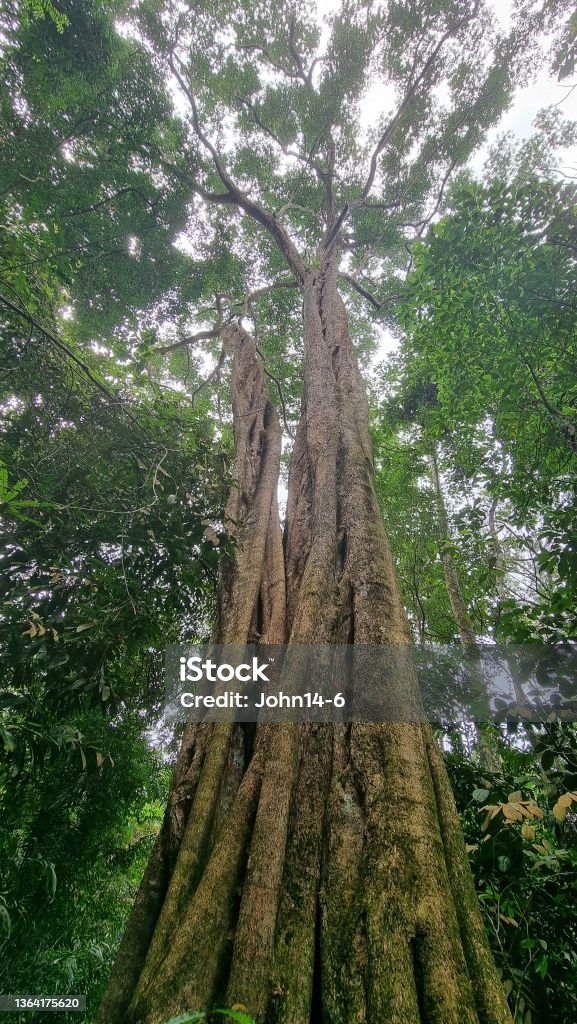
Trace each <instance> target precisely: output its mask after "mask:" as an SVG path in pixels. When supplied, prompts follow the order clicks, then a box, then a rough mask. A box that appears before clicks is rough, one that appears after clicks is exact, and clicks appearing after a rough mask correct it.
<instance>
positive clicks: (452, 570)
mask: <svg viewBox="0 0 577 1024" xmlns="http://www.w3.org/2000/svg"><path fill="white" fill-rule="evenodd" d="M429 464H430V467H431V479H432V481H433V490H434V493H435V504H436V508H437V525H438V531H439V543H440V546H441V559H442V562H443V572H444V576H445V586H446V588H447V595H448V597H449V603H450V605H451V611H452V612H453V617H454V619H455V622H456V624H457V628H458V630H459V636H460V637H461V643H462V645H463V648H464V649H465V651H466V652H467V653H468V655H470V656H471V657H472V659H473V661H474V662H476V664H477V672H478V675H479V679H480V683H481V686H483V670H482V662H481V651H480V648H479V644H478V640H477V634H476V633H475V630H474V627H473V623H472V622H471V619H470V617H469V613H468V611H467V605H466V603H465V598H464V597H463V591H462V590H461V584H460V582H459V575H458V573H457V567H456V565H455V561H454V559H453V555H452V554H451V549H450V546H449V544H450V541H449V518H448V516H447V508H446V505H445V498H444V495H443V488H442V486H441V478H440V475H439V464H438V461H437V452H436V449H435V446H434V445H433V447H432V449H431V454H430V456H429ZM476 747H477V753H478V755H479V764H480V766H481V768H482V770H483V771H484V772H491V773H497V772H499V771H500V770H501V767H502V766H501V758H500V756H499V752H498V750H497V747H496V743H495V735H494V731H493V730H492V728H491V727H490V726H488V724H487V723H484V722H479V723H477V725H476Z"/></svg>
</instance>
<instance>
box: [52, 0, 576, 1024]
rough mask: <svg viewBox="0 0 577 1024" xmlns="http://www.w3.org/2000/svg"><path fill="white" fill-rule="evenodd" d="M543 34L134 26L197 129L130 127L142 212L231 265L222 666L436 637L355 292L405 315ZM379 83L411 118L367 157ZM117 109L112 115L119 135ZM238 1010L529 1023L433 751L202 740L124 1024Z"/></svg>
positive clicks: (355, 736)
mask: <svg viewBox="0 0 577 1024" xmlns="http://www.w3.org/2000/svg"><path fill="white" fill-rule="evenodd" d="M73 7H74V5H71V8H73ZM563 7H564V5H563V4H562V3H554V4H551V3H549V4H547V5H546V10H547V13H548V15H551V16H552V17H554V15H555V14H556V13H558V11H559V10H560V9H563ZM71 13H73V10H71V11H70V12H69V15H70V14H71ZM524 13H525V15H526V20H525V21H524V23H523V27H521V26H520V25H519V24H516V25H515V26H514V27H513V30H512V31H511V33H510V34H509V35H508V36H507V37H504V36H501V35H499V34H498V33H497V32H496V30H495V28H494V26H493V25H492V23H491V18H490V15H489V13H488V11H487V10H486V8H485V7H484V5H483V4H482V3H481V2H478V0H474V2H470V0H440V2H438V3H433V4H414V3H411V4H403V3H390V4H385V3H374V4H369V5H368V6H367V5H366V4H364V3H359V2H352V0H345V2H344V3H343V5H342V8H341V9H340V11H339V12H338V13H337V14H336V15H335V16H334V17H333V18H332V19H331V21H330V25H329V26H328V28H329V31H328V38H327V39H326V41H325V43H324V44H321V32H320V26H319V25H317V24H315V21H314V19H313V17H312V16H311V13H310V11H309V10H308V7H307V6H306V5H305V4H303V5H299V7H298V8H297V9H294V10H293V9H289V10H286V9H285V7H284V5H282V4H280V3H278V2H273V3H269V4H266V5H265V4H261V3H258V4H256V5H251V6H250V7H249V6H248V5H247V6H245V5H243V4H240V3H232V2H231V3H225V4H221V5H219V8H218V14H216V13H215V11H214V8H213V6H212V5H208V4H207V5H206V6H201V5H199V4H193V5H189V4H184V5H182V4H175V3H169V4H168V5H166V6H165V5H164V4H163V3H162V2H160V3H159V2H151V3H144V4H134V5H131V7H130V8H129V9H128V11H127V18H128V21H127V22H126V23H125V24H124V27H123V28H124V33H125V34H127V35H128V36H130V34H131V33H132V35H133V39H134V46H135V49H136V50H138V52H139V53H141V52H142V51H143V50H144V51H147V52H148V53H149V54H150V60H151V62H152V64H153V66H154V67H155V70H156V71H157V72H159V76H158V77H159V78H160V79H162V78H163V77H164V78H165V79H168V80H169V81H170V83H171V85H172V86H173V88H174V91H175V93H176V95H177V97H178V102H179V104H180V105H181V107H182V108H183V109H184V107H186V112H185V113H183V116H182V119H181V124H180V126H179V127H178V128H174V130H173V131H170V132H163V131H161V130H157V131H152V132H150V133H148V134H147V133H146V132H144V133H142V132H140V131H132V130H131V129H130V125H127V123H126V120H125V119H121V123H120V124H117V125H116V128H115V118H114V117H112V118H111V119H110V120H109V119H108V118H105V119H103V122H105V123H106V125H107V126H108V127H110V130H111V132H112V135H113V137H114V132H115V131H116V132H117V133H118V132H120V133H121V134H122V133H123V138H124V140H125V142H127V143H128V146H127V149H128V150H129V151H130V152H129V154H128V160H127V163H128V165H129V168H130V171H131V174H130V175H129V182H128V184H127V186H126V187H127V188H128V187H130V186H131V185H132V183H133V182H132V180H131V178H132V171H133V170H134V171H136V172H138V171H139V170H140V169H142V168H143V167H144V168H146V169H147V171H148V172H149V173H150V174H151V177H152V181H153V182H154V184H155V185H156V183H157V182H160V184H161V185H162V184H167V191H168V192H169V193H170V187H172V189H173V190H175V191H176V190H177V186H178V187H179V188H180V189H182V190H183V191H184V190H187V191H188V195H189V198H190V204H191V207H192V215H193V216H192V223H193V224H194V223H196V224H201V225H202V233H203V235H204V238H202V239H199V237H198V232H196V233H194V232H193V238H192V243H191V244H192V245H193V247H194V246H196V249H197V252H196V253H195V256H196V257H197V258H198V260H201V258H202V256H203V255H207V256H210V258H211V264H212V267H213V268H214V267H217V269H216V270H213V272H212V273H206V274H205V275H204V280H203V282H202V286H201V289H200V293H199V295H198V296H197V298H198V302H197V313H198V324H197V328H198V329H197V330H194V331H193V332H192V333H186V336H185V337H181V338H178V339H177V340H175V341H172V342H171V343H170V344H168V345H163V346H161V348H162V349H163V350H164V351H165V352H166V351H168V350H172V351H174V350H175V349H177V348H186V347H188V346H190V345H191V344H193V343H194V342H196V343H198V342H199V341H201V340H204V339H216V338H218V339H220V340H222V343H223V352H222V355H223V358H224V357H225V356H226V352H227V350H228V349H229V348H231V347H232V348H233V350H234V367H233V383H232V397H233V412H234V416H235V429H236V457H235V467H234V475H235V477H236V482H237V486H236V488H235V489H234V491H233V493H232V494H231V498H230V503H229V507H228V515H229V518H230V520H231V532H232V533H233V535H234V539H235V550H234V554H233V555H231V556H230V558H229V559H228V561H227V562H225V563H224V564H223V572H222V580H221V590H220V601H219V614H218V619H217V625H216V627H215V634H214V635H215V639H217V640H220V641H221V642H232V641H234V642H235V643H243V642H245V641H247V640H248V639H255V638H257V639H259V638H263V639H267V640H271V639H276V640H282V639H284V640H288V641H290V642H291V643H295V642H300V643H307V642H311V641H316V642H318V641H329V642H337V643H338V642H347V641H348V642H355V643H376V644H380V643H389V644H391V643H401V644H404V643H407V642H409V640H410V634H409V630H408V625H407V622H406V617H405V613H404V609H403V606H402V601H401V598H400V594H399V589H398V586H397V581H396V576H395V572H394V568H393V563H392V558H391V554H390V550H389V546H388V542H387V539H386V536H385V533H384V529H383V526H382V521H381V518H380V515H379V509H378V505H377V501H376V497H375V491H374V483H373V469H372V452H371V444H370V438H369V431H368V410H367V402H366V396H365V389H364V385H363V381H362V378H361V375H360V372H359V369H358V365H357V359H356V355H355V351H354V348H353V344H352V341H351V334H350V331H349V322H348V313H347V308H346V306H345V303H344V301H343V297H342V295H341V292H340V290H339V289H340V287H342V288H344V289H345V290H346V291H347V293H348V294H349V295H350V300H351V312H352V315H353V318H354V320H353V322H354V321H355V320H356V318H357V316H358V312H357V308H356V307H355V306H354V303H356V302H357V301H358V300H360V299H363V301H367V302H368V303H369V305H370V306H371V307H372V308H373V309H374V310H377V311H378V310H380V309H382V308H383V306H384V304H385V303H386V301H387V298H388V297H390V296H391V295H393V294H394V291H395V287H396V285H395V276H394V272H395V271H398V270H399V269H400V268H401V267H402V263H403V260H404V258H405V255H406V244H407V241H408V240H410V239H411V238H413V237H414V236H415V235H419V234H421V233H422V232H423V231H424V229H425V227H426V225H427V223H428V221H429V220H430V219H431V218H432V217H433V216H434V215H435V213H436V211H437V210H438V209H439V207H440V205H441V203H442V199H443V193H444V189H445V185H446V183H447V181H448V180H449V177H450V175H451V174H452V172H453V171H454V170H455V169H456V168H457V167H458V166H460V165H462V164H463V163H464V162H465V161H466V160H467V158H468V156H469V155H470V153H471V152H472V150H473V149H474V148H475V147H476V145H477V144H478V143H479V141H480V140H481V138H482V136H483V133H484V131H485V130H486V129H487V128H488V127H489V126H490V125H491V124H493V123H494V122H495V121H496V120H497V118H498V117H499V114H500V113H501V111H502V109H503V108H504V106H505V105H506V103H507V100H508V97H509V94H510V89H511V86H512V80H513V78H514V77H515V76H516V75H517V74H518V73H519V72H520V70H521V67H522V65H523V64H524V62H525V61H526V55H527V47H528V41H529V40H530V39H531V38H532V35H533V33H534V31H535V28H536V27H537V26H538V25H540V24H541V23H542V21H543V19H542V18H541V14H540V11H539V9H538V8H537V7H536V6H535V9H534V10H533V5H527V7H526V9H525V11H524ZM533 15H534V17H533ZM46 28H47V31H50V30H53V31H54V32H56V26H52V29H50V26H48V25H47V26H46ZM67 31H72V32H73V31H74V27H73V25H72V27H71V28H70V29H66V28H65V29H64V32H63V36H64V37H65V36H66V32H67ZM141 46H142V50H140V49H139V47H141ZM376 81H379V82H380V83H381V84H382V85H384V86H388V90H387V91H385V92H384V93H383V95H385V96H387V101H386V102H387V104H388V103H389V102H390V105H391V109H390V111H388V112H383V116H379V117H378V118H377V123H376V124H375V125H373V126H372V127H369V128H367V130H366V132H362V131H360V130H359V128H358V122H359V116H360V112H361V110H362V108H363V105H364V104H365V103H366V101H367V91H368V87H369V86H370V85H372V84H373V83H374V82H376ZM115 92H116V93H118V90H115V89H112V90H110V91H109V92H108V93H106V94H105V95H102V96H100V97H99V99H100V104H99V110H100V109H101V107H102V104H106V103H108V104H110V110H111V112H112V113H114V112H115V109H116V106H115V105H116V104H117V100H118V95H115ZM120 106H121V104H120ZM137 127H138V126H137ZM104 151H105V152H107V150H106V144H105V143H104ZM125 152H126V150H125ZM90 161H91V154H90V152H89V151H85V152H83V153H82V154H81V159H80V161H79V162H80V163H83V162H84V163H86V162H87V163H88V164H90ZM168 186H170V187H168ZM131 194H132V193H131ZM179 194H181V193H179ZM102 199H103V201H104V202H105V203H106V204H109V203H110V202H111V201H112V197H111V195H110V194H109V193H107V194H106V195H104V196H103V197H102ZM97 201H98V200H97ZM94 205H95V204H94V203H92V204H91V206H94ZM177 206H178V208H179V210H181V209H182V206H181V204H180V203H177ZM90 212H91V213H94V210H91V211H90ZM139 242H140V239H139V237H138V232H135V236H134V245H135V246H136V247H138V245H139ZM199 250H200V252H199ZM371 273H372V275H373V277H374V278H376V279H378V280H379V290H378V291H375V290H374V286H373V284H372V283H371V276H370V275H371ZM223 280H224V282H225V285H224V287H223ZM223 291H224V292H226V294H225V295H224V296H223V294H222V293H223ZM277 291H279V293H280V294H283V295H285V296H288V297H289V305H290V309H289V315H288V316H287V317H286V318H285V320H284V322H283V323H278V322H277V325H276V326H277V329H278V331H279V333H280V334H281V335H282V336H283V338H284V341H285V343H286V344H287V346H288V344H289V342H290V341H291V340H292V341H293V342H294V339H291V337H290V335H291V333H293V332H294V330H295V321H296V316H295V312H296V309H297V304H298V302H302V322H301V328H300V330H301V331H302V338H303V345H302V371H303V394H302V405H301V415H300V420H299V423H298V428H297V432H296V438H295V442H294V448H293V453H292V459H291V469H290V475H289V494H288V507H287V524H286V529H285V537H284V548H283V547H281V536H280V524H279V522H278V514H277V508H276V483H277V478H278V472H279V464H280V449H281V431H280V427H279V422H278V418H277V414H276V412H275V410H274V408H273V405H272V402H271V399H270V397H269V393H268V384H267V380H268V378H267V376H266V374H265V372H264V368H263V365H262V362H261V361H260V356H259V353H258V351H257V345H256V344H255V340H254V339H253V338H252V337H251V336H250V335H248V334H247V333H246V332H245V330H244V328H243V327H242V326H241V325H240V324H239V322H238V321H239V316H241V315H242V314H243V313H245V312H248V311H251V310H252V311H254V312H255V315H256V318H257V321H258V322H259V325H260V322H261V320H262V319H265V320H266V319H267V318H268V323H269V326H270V323H271V318H272V315H273V312H274V310H275V303H276V302H277V301H278V299H277V297H276V294H275V293H276V292H277ZM215 310H216V315H215V316H214V317H213V319H212V321H211V322H210V323H207V321H208V320H209V316H210V314H211V312H212V313H214V311H215ZM259 347H260V346H259ZM158 351H159V354H162V353H160V350H158ZM219 363H220V360H219ZM269 372H270V371H269ZM405 685H406V687H407V688H409V689H410V688H411V687H412V686H414V685H415V683H414V679H413V678H408V679H407V680H406V681H405ZM215 999H222V1000H226V1001H227V1003H228V1004H229V1005H230V1004H231V1003H234V1002H239V1001H240V1002H242V1003H245V1004H247V1005H248V1006H249V1008H250V1009H251V1012H253V1013H254V1015H255V1017H256V1019H257V1020H259V1021H261V1020H264V1019H265V1018H266V1019H268V1020H274V1021H278V1022H280V1021H286V1022H288V1021H290V1022H291V1024H299V1022H305V1021H306V1022H308V1021H310V1019H311V1015H316V1016H321V1015H322V1016H324V1017H326V1018H327V1019H329V1020H331V1021H333V1022H335V1024H341V1022H345V1021H353V1020H359V1019H360V1020H362V1019H370V1020H379V1019H391V1020H399V1021H400V1020H403V1021H407V1022H411V1021H412V1022H415V1024H417V1022H420V1021H422V1020H423V1019H434V1020H438V1021H442V1022H443V1024H453V1022H454V1024H457V1022H458V1024H479V1022H485V1024H502V1022H505V1021H507V1020H508V1019H510V1018H509V1013H508V1009H507V1004H506V1000H505V997H504V994H503V991H502V988H501V985H500V982H499V979H498V977H497V974H496V972H495V969H494V966H493V963H492V960H491V956H490V952H489V949H488V945H487V941H486V937H485V934H484V930H483V924H482V920H481V917H480V912H479V908H478V906H477V903H476V899H475V895H474V890H473V885H472V880H471V876H470V873H469V867H468V862H467V857H466V852H465V848H464V845H463V842H462V839H461V836H460V831H459V823H458V818H457V815H456V811H455V807H454V804H453V801H452V796H451V791H450V787H449V783H448V780H447V778H446V776H445V773H444V769H443V765H442V759H441V755H440V752H439V750H438V748H437V745H436V743H435V740H434V738H433V736H432V733H431V731H430V730H429V729H428V728H427V727H414V726H407V725H393V724H387V725H382V726H369V725H354V726H350V727H347V728H345V727H338V726H334V727H328V726H327V727H322V728H320V729H317V728H312V727H302V728H300V729H299V728H296V727H289V726H283V727H280V726H279V727H277V728H275V729H272V728H268V729H266V728H263V727H259V728H258V729H257V731H256V736H254V737H253V736H252V735H251V733H250V732H249V731H248V730H243V729H242V728H240V727H239V728H234V727H232V726H224V725H219V726H214V727H203V728H198V729H197V728H194V727H192V726H191V727H189V728H188V729H187V730H186V733H185V737H184V741H183V745H182V749H181V752H180V756H179V760H178V763H177V767H176V771H175V779H174V784H173V788H172V792H171V796H170V800H169V806H168V809H167V813H166V818H165V822H164V826H163V829H162V831H161V833H160V836H159V839H158V842H157V844H156V848H155V851H154V853H153V857H152V859H151V862H150V865H149V867H148V869H147V872H146V874H145V878H144V880H143V884H142V887H141V890H140V893H139V897H138V900H137V903H136V906H135V910H134V913H133V915H132V918H131V920H130V922H129V925H128V929H127V932H126V935H125V939H124V942H123V945H122V947H121V950H120V953H119V957H118V960H117V964H116V966H115V968H114V970H113V974H112V977H111V982H110V986H109V989H108V992H107V995H106V997H105V1000H104V1002H103V1005H102V1008H101V1011H100V1020H101V1021H102V1022H106V1024H111V1022H115V1021H118V1022H120V1021H126V1020H130V1021H133V1022H136V1021H140V1022H143V1024H160V1022H162V1021H164V1020H165V1019H166V1017H167V1016H168V1015H169V1014H171V1013H178V1012H181V1011H183V1010H187V1009H196V1008H203V1007H209V1006H211V1005H212V1004H213V1002H214V1000H215Z"/></svg>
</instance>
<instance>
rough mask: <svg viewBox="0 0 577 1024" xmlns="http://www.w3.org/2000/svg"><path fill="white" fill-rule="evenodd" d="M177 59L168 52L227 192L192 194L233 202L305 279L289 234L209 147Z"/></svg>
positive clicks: (198, 133) (199, 134)
mask: <svg viewBox="0 0 577 1024" xmlns="http://www.w3.org/2000/svg"><path fill="white" fill-rule="evenodd" d="M177 60H178V58H177V57H176V56H175V54H174V52H173V53H171V55H170V65H171V68H172V71H173V73H174V76H175V78H176V79H177V81H178V83H179V85H180V87H181V89H182V91H183V93H184V95H185V96H186V98H187V99H188V102H189V104H190V109H191V112H192V125H193V128H194V132H195V135H196V136H197V138H198V139H199V141H200V143H201V144H202V146H203V147H204V149H206V150H207V152H208V153H209V154H210V156H211V158H212V162H213V164H214V168H215V170H216V172H217V174H218V176H219V178H220V180H221V181H222V183H223V185H224V186H225V188H226V190H227V191H226V192H225V193H223V194H214V193H205V192H204V190H203V189H201V188H200V186H195V191H197V192H198V193H199V195H201V196H202V197H203V198H204V199H206V200H207V201H208V202H211V203H232V204H235V205H236V206H238V207H239V208H240V209H241V210H244V212H245V213H247V214H248V215H249V216H250V217H252V218H253V219H254V220H256V221H257V223H258V224H260V225H261V226H262V227H264V228H265V229H266V230H267V231H268V232H269V234H271V235H272V237H273V238H274V240H275V242H276V243H277V245H278V247H279V249H280V250H281V252H282V254H283V256H284V258H285V259H286V261H287V263H288V265H289V267H290V269H291V270H292V272H293V274H294V275H295V277H296V278H297V279H298V280H299V281H302V280H304V275H305V266H304V263H303V261H302V259H301V257H300V255H299V252H298V250H297V248H296V246H295V245H294V243H293V241H292V239H291V238H290V236H289V234H288V232H287V231H286V230H285V229H284V228H283V226H282V224H279V223H278V221H276V220H275V218H274V217H273V216H272V214H270V213H268V211H267V210H265V209H264V207H262V206H261V205H260V203H257V202H255V201H254V200H252V199H250V198H249V197H248V196H247V195H246V193H245V192H243V191H242V189H241V188H239V186H238V185H237V184H236V183H235V182H234V181H233V179H232V178H231V176H230V175H229V173H228V171H227V170H226V168H225V166H224V164H223V162H222V160H221V159H220V156H219V154H218V152H217V150H216V148H215V146H214V145H213V144H212V142H211V141H210V139H209V138H208V137H207V136H206V135H205V133H204V131H203V129H202V127H201V124H200V119H199V115H198V106H197V103H196V98H195V95H194V93H193V91H192V89H191V88H190V87H189V86H188V85H187V83H186V81H185V79H184V77H183V74H182V72H181V71H180V70H179V68H178V67H177V66H176V61H177Z"/></svg>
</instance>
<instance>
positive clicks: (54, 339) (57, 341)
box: [0, 294, 150, 438]
mask: <svg viewBox="0 0 577 1024" xmlns="http://www.w3.org/2000/svg"><path fill="white" fill-rule="evenodd" d="M0 302H1V303H2V304H3V305H4V306H6V307H7V309H9V310H11V312H12V313H15V314H16V315H17V316H19V317H21V318H22V319H24V320H26V321H27V322H28V323H29V324H30V326H31V327H34V328H35V329H36V330H37V331H39V332H40V334H42V335H43V336H44V337H45V338H46V340H47V341H49V342H50V344H51V345H53V346H54V348H56V349H57V350H58V351H59V352H61V353H62V354H63V355H65V356H66V357H67V359H70V360H71V362H73V363H74V364H75V365H76V366H78V367H79V368H80V369H81V370H82V372H83V374H84V375H85V376H86V377H87V378H88V380H89V381H90V382H91V383H92V384H94V386H95V387H96V388H97V389H98V391H100V392H101V394H103V395H105V396H106V398H107V399H108V400H109V401H111V402H112V403H113V405H117V406H119V408H120V409H121V410H122V412H123V413H124V415H125V416H126V417H127V419H129V420H130V421H131V423H134V425H135V426H136V427H138V429H139V430H140V431H142V433H143V434H144V435H145V436H146V437H148V438H150V435H149V434H148V432H147V431H146V430H145V429H144V427H143V426H142V425H141V424H140V423H139V422H138V420H137V419H136V417H135V416H133V415H132V413H131V412H129V411H128V409H125V407H124V406H123V404H122V402H121V401H120V399H119V398H118V397H117V396H116V395H115V394H113V392H112V391H110V390H109V389H108V388H107V387H106V384H103V383H102V381H100V380H99V379H98V377H96V376H95V374H94V373H93V372H92V370H91V369H90V367H89V366H88V364H87V363H85V362H84V360H83V359H80V357H79V356H77V355H76V354H75V352H73V351H72V349H71V348H69V347H68V345H67V344H66V343H65V342H64V341H62V339H61V338H59V337H58V336H57V335H56V334H54V333H53V332H52V331H50V330H49V329H48V328H47V327H44V325H43V324H41V323H40V321H39V320H36V318H35V317H33V316H32V314H31V313H29V312H28V311H27V310H26V309H23V308H22V307H21V306H18V305H16V303H15V302H12V301H11V300H10V299H8V298H6V296H5V295H1V294H0Z"/></svg>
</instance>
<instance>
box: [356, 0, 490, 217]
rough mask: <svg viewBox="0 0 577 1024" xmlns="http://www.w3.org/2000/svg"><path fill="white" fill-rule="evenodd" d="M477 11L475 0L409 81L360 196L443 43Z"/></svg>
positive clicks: (368, 186) (370, 184)
mask: <svg viewBox="0 0 577 1024" xmlns="http://www.w3.org/2000/svg"><path fill="white" fill-rule="evenodd" d="M478 12H479V3H478V0H476V2H475V4H474V6H473V10H472V11H471V13H470V14H467V15H465V17H464V18H461V20H460V21H459V22H457V24H456V25H453V26H451V28H449V29H447V31H446V32H445V33H444V35H443V36H442V37H441V39H440V40H439V42H438V43H437V45H436V46H435V48H434V50H433V52H432V53H431V55H430V56H429V57H428V58H427V60H426V61H425V63H424V65H423V67H422V69H421V71H420V72H419V74H418V75H417V77H416V78H415V79H414V81H413V82H412V83H411V85H410V86H409V88H408V89H407V91H406V93H405V95H404V97H403V99H402V100H401V103H400V104H399V106H398V108H397V110H396V113H395V114H394V115H393V117H392V118H391V120H390V121H389V123H388V125H387V127H386V128H385V130H384V131H383V133H382V135H381V137H380V138H379V140H378V142H377V145H376V146H375V149H374V150H373V154H372V156H371V163H370V168H369V174H368V177H367V180H366V182H365V187H364V188H363V192H362V198H363V199H366V198H367V196H368V195H369V192H370V191H371V188H372V187H373V184H374V181H375V176H376V173H377V161H378V158H379V156H380V155H381V153H382V152H383V150H384V148H385V146H386V145H387V143H388V142H389V140H390V139H391V137H392V135H393V133H394V132H395V130H396V129H397V127H398V125H399V122H400V121H401V119H402V117H403V115H404V114H405V113H406V111H407V110H408V109H409V107H410V106H411V104H412V102H413V100H414V98H415V96H416V94H417V90H418V88H419V86H420V85H421V84H422V82H423V81H424V79H425V78H426V76H427V74H428V73H429V71H430V70H431V68H432V67H433V64H434V63H435V61H436V59H437V57H438V56H439V53H440V52H441V50H442V48H443V46H444V45H445V43H446V42H447V40H448V39H451V38H452V36H454V35H455V34H456V33H457V32H459V31H460V30H461V29H462V28H464V26H465V25H467V24H468V23H469V22H470V21H473V19H474V18H476V17H477V14H478Z"/></svg>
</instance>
